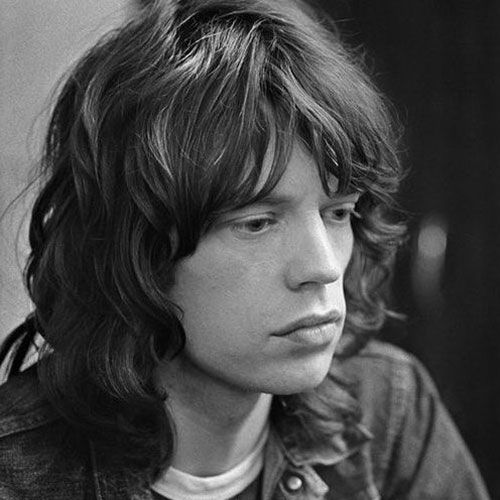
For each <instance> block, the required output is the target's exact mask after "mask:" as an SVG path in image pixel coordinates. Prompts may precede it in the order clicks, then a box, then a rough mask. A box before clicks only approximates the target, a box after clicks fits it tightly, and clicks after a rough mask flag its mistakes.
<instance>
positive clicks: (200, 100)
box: [11, 0, 402, 478]
mask: <svg viewBox="0 0 500 500" xmlns="http://www.w3.org/2000/svg"><path fill="white" fill-rule="evenodd" d="M391 123H392V122H391V120H390V118H389V115H388V112H387V107H386V105H385V104H384V102H383V100H382V99H381V97H380V95H379V94H378V92H377V91H376V90H375V89H374V87H373V86H372V84H371V83H370V81H369V80H368V79H367V77H366V76H365V74H364V72H363V70H362V69H361V68H360V64H359V62H358V61H357V60H356V58H355V57H354V56H352V55H351V54H350V53H349V52H348V51H347V50H346V49H345V47H344V46H343V45H342V44H341V43H340V41H339V38H338V36H337V34H335V31H334V30H332V29H331V26H329V25H328V26H327V25H326V24H325V23H324V22H323V20H322V19H320V18H318V17H316V14H315V13H313V12H312V11H310V9H309V7H306V6H305V5H303V4H302V3H300V2H298V1H297V2H296V1H291V0H286V1H285V0H281V1H280V0H275V1H272V0H191V1H189V0H186V1H178V2H167V1H165V0H159V1H156V2H148V3H147V4H145V5H144V7H143V8H142V10H140V11H139V12H137V14H136V15H135V16H134V18H133V19H131V20H130V21H129V22H128V23H127V24H125V25H123V26H122V27H120V28H118V29H117V30H115V31H113V32H111V33H109V34H108V35H107V36H105V37H104V38H103V39H102V40H101V41H100V42H99V43H98V44H97V45H96V46H94V47H93V48H91V49H90V50H89V51H88V52H87V54H86V55H85V56H84V57H83V58H82V59H81V60H80V61H79V62H78V63H77V65H76V67H75V68H74V69H73V70H72V72H71V73H70V75H69V77H68V78H67V81H66V83H65V84H64V86H63V88H62V91H61V92H60V95H59V98H58V100H57V102H56V104H55V108H54V111H53V115H52V119H51V122H50V125H49V129H48V135H47V139H46V143H45V151H44V155H43V159H42V162H41V174H42V178H43V179H44V181H43V186H42V189H41V192H40V194H39V196H38V198H37V199H36V202H35V205H34V208H33V213H32V219H31V225H30V244H31V255H30V257H29V261H28V264H27V267H26V283H27V287H28V289H29V292H30V295H31V298H32V300H33V302H34V304H35V311H34V314H33V316H32V317H31V318H30V319H29V320H28V321H27V323H26V324H25V327H24V330H23V332H25V331H28V332H31V335H33V332H34V331H35V330H36V331H38V332H40V333H41V334H42V335H43V337H44V339H45V341H46V346H49V347H46V348H45V354H44V355H43V356H42V357H41V360H40V361H39V363H38V364H39V377H40V379H41V382H42V385H43V387H44V390H45V392H46V394H47V396H48V397H49V399H50V400H51V402H52V404H53V405H54V407H55V408H56V409H57V410H58V411H59V413H60V414H61V415H62V416H63V417H64V418H65V419H66V420H67V421H68V422H70V423H71V425H72V426H74V427H75V428H76V429H78V430H79V431H81V432H82V433H83V435H85V436H88V437H89V438H90V439H91V440H92V441H93V442H94V443H96V444H97V445H98V446H100V447H102V449H107V450H112V453H109V455H110V456H112V457H113V458H112V461H113V460H114V461H115V462H120V464H121V466H125V467H127V468H129V469H130V470H131V471H136V472H137V471H139V472H141V473H143V472H147V474H148V477H149V478H154V477H155V475H157V474H158V472H159V471H160V470H162V468H164V467H165V466H166V465H168V463H169V460H170V458H171V456H172V453H173V446H174V441H175V440H174V437H175V432H174V430H175V427H174V425H173V422H172V421H171V418H170V417H169V415H168V414H167V412H166V410H165V405H164V400H165V398H166V395H165V394H164V393H162V392H161V390H160V389H159V388H158V387H157V386H156V385H155V379H154V375H155V370H156V367H157V365H158V363H159V362H168V359H169V357H171V356H175V354H176V353H178V352H179V351H180V350H181V349H182V348H183V344H184V331H183V328H182V324H181V320H180V319H181V311H179V309H178V308H177V307H176V305H175V304H174V303H172V302H171V300H170V299H169V285H170V284H171V283H172V280H173V278H174V274H175V264H176V262H177V261H178V260H179V259H181V258H183V257H186V256H188V255H190V254H192V253H193V252H194V251H195V250H196V246H197V243H198V242H199V241H200V238H202V237H203V235H204V233H206V231H208V230H209V229H210V226H211V224H212V223H213V221H214V219H215V218H216V217H217V215H218V214H220V213H222V212H224V211H225V210H228V209H233V208H236V207H241V206H244V205H246V204H248V203H251V202H253V201H256V200H258V199H259V198H261V197H263V196H265V195H266V194H267V193H269V192H270V191H271V190H272V189H273V187H274V186H275V185H276V183H277V182H278V181H279V179H280V176H281V175H282V174H283V172H284V170H285V168H286V165H287V161H288V158H289V156H290V152H291V147H292V145H293V143H294V141H296V140H297V139H299V140H300V141H301V143H302V144H303V145H304V147H305V148H306V149H307V151H308V152H309V153H310V154H311V155H312V156H313V158H314V160H315V161H316V163H317V166H318V169H319V173H320V176H321V179H322V182H323V185H324V188H325V191H328V185H327V182H326V181H327V179H328V176H329V175H330V174H334V175H335V176H336V177H337V178H338V180H339V187H338V190H339V192H353V191H355V192H359V193H361V197H360V200H359V202H358V204H357V212H359V214H360V217H359V218H355V219H353V222H352V225H353V231H354V235H355V243H354V250H353V256H352V259H351V262H350V265H349V267H348V270H347V274H346V281H345V294H346V300H347V319H346V326H345V331H344V334H343V340H342V346H341V347H342V348H341V349H340V354H339V355H340V356H342V355H347V353H349V352H353V351H354V350H355V346H359V345H360V344H362V343H363V342H364V341H366V339H367V338H368V337H369V336H370V335H372V334H373V333H374V332H375V331H376V330H378V329H379V328H380V326H381V325H382V323H383V321H384V319H385V317H386V316H387V314H388V311H387V309H386V307H385V305H384V300H383V298H382V288H383V287H382V285H383V283H384V281H385V280H386V278H387V276H388V273H389V269H390V262H391V260H392V257H393V255H394V252H395V249H396V247H397V245H398V243H399V242H400V240H401V237H402V227H401V226H400V225H398V224H395V223H391V222H389V221H388V219H387V213H388V210H389V209H391V207H392V205H393V202H392V195H393V193H394V192H395V191H396V189H397V187H398V183H399V181H400V167H399V164H398V160H397V158H396V154H395V146H394V144H395V141H394V137H393V135H394V134H393V131H392V127H391ZM270 145H272V146H273V150H274V152H275V153H274V158H273V162H272V168H271V169H270V171H269V173H267V171H266V178H265V182H263V183H262V184H261V182H260V181H261V180H262V175H263V170H262V165H263V159H264V155H265V153H266V151H267V150H268V148H269V146H270ZM258 181H259V182H258ZM257 185H258V186H259V189H258V191H256V186H257ZM20 332H21V330H18V334H19V333H20ZM25 342H26V340H25ZM11 344H12V339H11ZM325 391H326V392H325ZM276 402H277V404H275V407H274V408H273V419H274V421H275V422H276V421H279V420H280V419H281V420H283V419H287V426H288V427H290V426H293V425H294V424H293V422H296V424H297V429H296V433H295V435H296V436H297V439H302V438H303V440H304V441H309V442H318V441H320V440H324V438H325V436H327V438H331V437H332V436H333V435H334V434H335V433H338V432H341V431H342V430H343V429H345V427H346V426H348V425H351V424H352V423H353V422H355V421H356V420H357V419H358V418H359V415H358V413H357V409H356V405H355V402H354V400H353V399H352V398H351V396H349V394H348V392H347V391H346V390H345V388H344V387H343V385H342V383H341V381H340V379H339V378H338V377H337V375H335V369H334V368H333V369H332V373H331V374H330V376H329V377H328V378H327V379H326V380H325V382H324V383H323V384H322V385H321V386H320V388H318V389H317V390H316V391H312V392H310V393H308V394H302V395H300V394H299V395H294V396H286V397H285V396H283V397H281V396H279V397H277V398H276ZM294 418H295V420H294ZM304 423H305V424H306V425H301V424H304ZM301 429H302V430H301ZM301 432H302V434H303V435H301ZM323 442H324V441H323Z"/></svg>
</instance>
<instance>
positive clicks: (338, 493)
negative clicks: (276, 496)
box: [262, 424, 380, 500]
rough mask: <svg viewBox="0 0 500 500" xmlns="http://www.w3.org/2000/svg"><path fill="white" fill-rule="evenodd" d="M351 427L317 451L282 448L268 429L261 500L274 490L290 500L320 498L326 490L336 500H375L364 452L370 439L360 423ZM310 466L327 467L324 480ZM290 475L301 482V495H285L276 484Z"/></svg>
mask: <svg viewBox="0 0 500 500" xmlns="http://www.w3.org/2000/svg"><path fill="white" fill-rule="evenodd" d="M353 427H354V428H355V432H352V429H351V432H347V431H346V432H344V433H341V434H339V435H337V436H335V438H334V439H335V443H334V446H332V445H331V444H330V443H328V444H326V445H325V446H324V447H322V448H320V449H319V448H316V449H310V448H308V449H303V448H301V447H300V446H296V445H294V446H286V445H285V444H284V442H283V440H282V439H281V438H280V436H279V434H278V433H277V432H275V431H273V430H272V431H271V433H270V436H269V440H268V443H267V447H266V451H265V453H266V456H265V461H264V464H265V466H264V476H263V489H262V491H263V499H264V500H267V499H270V498H273V496H272V495H273V492H274V491H275V490H276V489H281V492H282V496H281V497H282V498H293V499H294V500H302V499H303V500H316V499H322V498H324V497H325V495H326V494H327V493H328V492H329V491H330V492H331V493H334V494H335V498H336V499H338V500H347V499H349V500H355V499H360V500H361V499H363V500H377V499H379V498H380V495H379V493H378V490H377V489H376V487H375V484H374V479H373V472H372V469H373V468H372V464H371V458H370V455H369V449H368V445H369V442H370V441H371V439H373V436H372V434H371V432H370V431H369V430H368V429H367V428H366V427H365V426H363V425H362V424H354V425H353ZM314 466H330V467H328V469H327V470H328V473H327V474H323V475H324V476H325V478H323V477H321V476H320V475H319V474H318V472H316V470H315V469H314ZM325 470H326V469H325ZM290 475H296V476H298V477H300V478H301V479H302V481H303V482H304V483H305V484H304V488H303V490H302V491H301V492H296V493H293V494H290V493H288V494H287V492H286V489H285V488H284V487H283V484H280V482H281V483H282V482H283V480H285V481H286V478H287V476H288V477H290ZM325 479H326V481H325ZM327 483H328V484H327ZM281 497H280V498H281Z"/></svg>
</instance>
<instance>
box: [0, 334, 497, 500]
mask: <svg viewBox="0 0 500 500" xmlns="http://www.w3.org/2000/svg"><path fill="white" fill-rule="evenodd" d="M339 363H340V364H341V370H342V372H343V373H345V375H346V376H347V377H349V378H350V379H352V380H355V381H356V384H357V387H358V398H359V402H360V404H361V408H362V411H363V419H362V422H361V424H357V425H358V429H357V430H358V431H359V432H357V433H356V438H355V439H353V438H352V436H351V437H348V436H341V437H340V446H336V447H335V449H331V450H329V449H322V450H315V451H313V452H311V451H308V452H305V451H304V450H301V449H300V447H297V446H290V445H288V447H287V446H285V444H284V441H285V440H283V439H282V438H281V437H280V433H278V432H275V431H271V433H270V436H269V439H268V442H267V444H266V449H265V462H264V463H265V466H264V471H263V479H262V491H261V494H262V500H292V499H293V500H313V499H314V500H316V499H318V500H319V499H332V500H334V499H335V500H375V499H405V500H417V499H418V500H425V499H439V500H443V499H454V500H457V499H458V500H460V499H463V500H480V499H488V498H489V496H488V494H487V492H486V489H485V487H484V485H483V482H482V479H481V477H480V475H479V473H478V471H477V468H476V466H475V464H474V462H473V460H472V458H471V456H470V454H469V452H468V450H467V448H466V446H465V444H464V443H463V441H462V439H461V437H460V436H459V434H458V432H457V430H456V428H455V426H454V424H453V422H452V421H451V419H450V417H449V415H448V413H447V411H446V409H445V408H444V406H443V404H442V403H441V401H440V399H439V396H438V394H437V392H436V390H435V388H434V385H433V383H432V381H431V380H430V378H429V376H428V375H427V373H426V372H425V370H424V369H423V368H422V366H421V365H420V364H419V363H418V361H416V360H415V359H414V358H412V357H411V356H410V355H408V354H406V353H404V352H402V351H401V350H399V349H397V348H395V347H392V346H389V345H387V344H383V343H380V342H374V341H372V342H370V343H369V344H368V345H367V346H366V347H365V348H364V349H363V350H362V351H361V352H360V353H358V354H357V355H356V356H353V357H352V358H349V359H347V360H345V361H342V362H339ZM71 442H72V431H71V430H70V428H69V426H68V424H67V423H66V422H65V421H64V420H62V419H61V418H60V417H59V416H58V415H57V413H56V412H55V411H54V409H53V408H52V407H51V406H50V405H49V403H48V402H47V401H46V400H45V399H44V398H43V397H42V394H41V390H40V387H39V384H38V381H37V377H36V371H35V370H34V369H28V370H27V371H25V372H23V373H22V374H20V375H17V376H15V377H13V378H11V379H10V380H9V381H8V382H6V383H5V384H3V385H2V386H1V387H0V499H2V500H14V499H16V500H21V499H22V500H29V499H37V500H48V499H50V500H58V499H98V500H111V499H115V500H118V499H120V500H122V499H127V498H130V499H136V500H143V499H144V500H146V499H149V500H152V499H153V495H152V493H151V490H150V489H149V488H148V487H145V486H143V485H141V484H138V483H135V482H134V481H133V480H132V479H131V478H129V477H127V475H126V474H125V473H120V472H117V471H114V472H112V473H111V472H109V471H107V470H106V468H105V467H104V466H103V464H102V463H101V462H100V456H99V453H97V452H96V449H95V447H94V446H93V445H92V443H88V447H87V452H86V453H84V454H83V455H82V454H81V453H79V452H78V453H77V452H73V449H72V445H71ZM286 442H287V443H289V442H290V440H289V439H287V440H286Z"/></svg>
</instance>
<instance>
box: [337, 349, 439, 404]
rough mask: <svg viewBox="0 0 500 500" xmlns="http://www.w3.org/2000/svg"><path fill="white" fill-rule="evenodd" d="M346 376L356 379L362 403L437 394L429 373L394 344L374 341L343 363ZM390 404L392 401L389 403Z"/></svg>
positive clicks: (342, 367) (412, 357) (341, 363)
mask: <svg viewBox="0 0 500 500" xmlns="http://www.w3.org/2000/svg"><path fill="white" fill-rule="evenodd" d="M340 365H341V369H342V371H343V373H344V374H345V375H346V376H347V377H348V378H349V379H351V380H353V381H354V382H355V384H356V386H357V390H358V391H359V394H358V395H359V397H360V398H362V402H366V403H369V402H370V401H371V400H372V398H373V397H377V404H380V403H381V402H382V401H381V400H380V398H381V397H384V396H385V397H388V398H389V400H390V399H392V398H394V397H398V398H405V397H409V396H410V395H411V394H413V392H414V391H424V392H426V393H427V392H428V393H429V394H432V395H437V391H436V388H435V385H434V383H433V381H432V379H431V377H430V376H429V374H428V372H427V370H426V369H425V368H424V367H423V365H422V364H421V363H420V361H418V360H417V359H416V358H415V357H414V356H413V355H411V354H409V353H407V352H406V351H403V350H402V349H400V348H398V347H396V346H393V345H391V344H388V343H385V342H380V341H376V340H372V341H370V342H369V343H368V344H367V345H366V346H365V347H364V348H363V349H362V350H361V351H360V352H359V353H357V354H356V355H354V356H352V357H350V358H347V359H345V360H343V361H341V362H340ZM387 403H390V401H387Z"/></svg>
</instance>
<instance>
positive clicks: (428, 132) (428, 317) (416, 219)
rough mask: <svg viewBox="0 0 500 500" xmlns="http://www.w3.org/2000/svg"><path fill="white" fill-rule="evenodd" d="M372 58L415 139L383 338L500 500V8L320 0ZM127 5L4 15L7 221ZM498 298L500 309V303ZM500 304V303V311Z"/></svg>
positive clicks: (12, 247)
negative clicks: (393, 314)
mask: <svg viewBox="0 0 500 500" xmlns="http://www.w3.org/2000/svg"><path fill="white" fill-rule="evenodd" d="M310 1H311V2H312V3H314V4H316V5H320V6H322V7H323V8H324V9H325V10H326V11H327V12H329V13H330V14H331V16H332V17H333V18H334V19H335V20H336V21H337V23H338V26H339V28H340V30H341V32H342V33H343V34H344V38H345V40H346V41H347V42H348V43H349V44H350V45H351V46H352V47H357V48H362V51H363V53H364V54H365V60H366V63H367V65H368V67H369V68H370V69H371V72H372V75H373V76H374V77H375V80H376V82H377V84H378V86H379V88H380V89H381V90H382V91H383V92H384V93H386V94H387V95H388V96H389V98H390V100H391V101H392V103H393V105H394V108H395V111H396V112H397V114H398V116H399V119H400V121H401V122H402V124H403V127H404V133H403V137H402V143H401V157H402V160H403V163H404V164H405V165H406V166H407V167H408V168H409V169H410V170H409V175H408V178H407V180H406V181H405V184H404V186H403V191H402V194H401V197H400V202H401V204H402V206H403V207H404V208H405V209H406V211H407V212H408V215H409V218H410V229H411V238H410V240H409V242H408V245H407V247H406V248H404V249H403V251H402V252H401V254H400V256H399V259H398V262H397V272H396V277H395V280H394V286H393V297H394V307H396V309H397V310H399V311H401V312H403V313H405V314H406V315H407V317H408V319H407V320H406V321H405V322H403V323H401V322H390V323H389V324H388V325H387V326H386V327H385V329H384V331H383V332H382V336H383V338H385V339H387V340H389V341H391V342H393V343H395V344H397V345H400V346H402V347H404V348H405V349H407V350H409V351H410V352H413V353H414V354H415V355H416V356H417V357H418V358H419V359H421V360H422V361H423V362H424V364H425V365H426V366H427V368H428V369H429V371H430V372H431V374H432V376H433V378H434V380H435V382H436V384H437V386H438V388H439V390H440V392H441V394H442V397H443V399H444V401H445V403H446V405H447V406H448V408H449V410H450V412H451V413H452V415H453V417H454V419H455V421H456V422H457V424H458V426H459V428H460V431H461V433H462V435H463V436H464V438H465V440H466V442H467V443H468V445H469V447H470V449H471V451H472V453H473V455H474V456H475V458H476V460H477V462H478V465H479V467H480V469H481V471H482V473H483V475H484V477H485V479H486V481H487V484H488V486H489V488H490V492H491V494H492V496H493V497H494V498H500V475H499V474H498V471H499V470H500V438H499V430H498V428H499V426H500V374H499V365H500V293H499V288H500V287H499V283H500V262H499V257H500V252H498V251H497V249H498V247H499V246H500V224H499V219H500V173H498V172H497V169H498V168H500V165H499V159H500V2H498V1H494V0H490V1H488V0H440V1H439V2H438V1H436V0H409V1H406V2H400V1H397V0H377V1H376V2H374V1H370V0H310ZM131 8H132V5H131V4H130V3H129V2H128V1H127V0H99V1H98V0H89V1H87V2H80V1H78V0H48V1H47V0H23V1H22V2H19V1H18V0H1V1H0V175H1V179H0V213H3V212H4V210H5V209H6V207H7V206H8V204H9V202H11V201H12V200H13V199H14V197H15V196H16V194H18V193H19V192H20V190H21V189H22V188H23V187H24V185H25V184H26V182H27V181H28V180H29V179H30V176H31V174H30V172H31V171H32V168H33V165H34V162H35V161H36V158H37V155H38V152H39V147H40V137H41V134H42V133H43V130H44V126H45V123H46V119H47V109H48V107H49V104H50V99H49V96H50V93H51V91H52V90H53V88H54V85H55V83H56V81H57V80H58V78H59V77H60V76H61V75H62V74H63V72H64V70H65V69H66V68H67V67H68V65H69V64H70V63H71V62H72V61H73V60H74V59H75V58H76V57H77V56H78V55H79V54H81V53H82V51H83V50H84V49H85V48H86V47H87V46H89V45H91V44H92V43H93V42H94V41H95V40H96V39H97V38H98V36H99V35H100V34H101V33H102V32H104V31H106V30H107V29H109V28H110V27H112V26H113V25H115V24H116V23H118V22H120V20H121V19H123V18H124V17H125V16H126V15H128V14H129V12H130V10H131ZM30 198H31V196H30V195H29V194H28V195H27V196H24V197H22V198H20V199H19V200H18V201H17V202H16V203H15V204H14V205H13V206H12V207H11V209H10V210H9V211H8V212H7V213H6V214H5V215H4V217H3V219H2V221H1V224H0V339H1V338H3V336H4V335H5V334H6V333H7V332H8V331H9V330H10V329H11V328H13V327H14V326H15V325H16V324H18V323H19V322H20V321H22V319H23V318H24V316H25V315H26V313H27V311H29V301H28V300H27V298H26V296H25V293H24V291H23V288H22V284H21V281H20V273H21V271H20V269H21V267H22V263H23V261H24V259H25V256H26V243H25V241H26V240H25V229H23V228H21V230H20V232H19V244H18V245H17V247H18V248H17V250H16V235H17V233H18V228H19V226H20V224H21V222H22V218H23V215H24V213H25V212H26V210H27V209H28V207H29V204H30ZM497 293H498V295H497ZM497 301H498V302H497Z"/></svg>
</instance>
